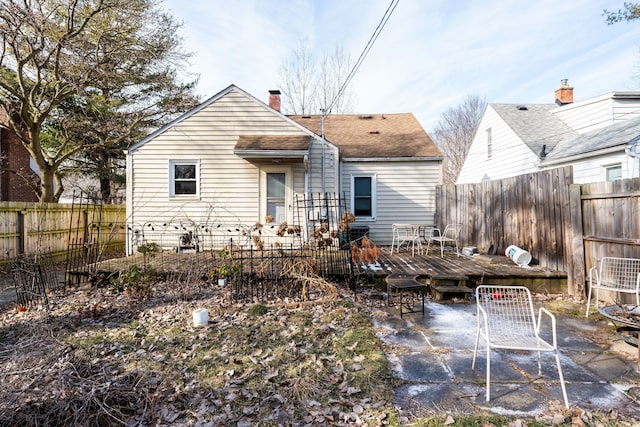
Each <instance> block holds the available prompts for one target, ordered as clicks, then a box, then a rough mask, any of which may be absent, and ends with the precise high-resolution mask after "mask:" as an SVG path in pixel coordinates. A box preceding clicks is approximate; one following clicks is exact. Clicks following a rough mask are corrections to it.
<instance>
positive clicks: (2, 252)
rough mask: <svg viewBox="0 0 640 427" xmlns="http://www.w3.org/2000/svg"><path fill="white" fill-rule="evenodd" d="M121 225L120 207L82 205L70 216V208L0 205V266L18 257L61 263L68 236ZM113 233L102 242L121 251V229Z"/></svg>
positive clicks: (123, 232) (122, 228)
mask: <svg viewBox="0 0 640 427" xmlns="http://www.w3.org/2000/svg"><path fill="white" fill-rule="evenodd" d="M75 209H76V210H77V209H78V208H77V206H76V207H75ZM98 212H99V213H98ZM124 223H125V209H124V205H95V206H91V205H88V206H87V205H84V206H83V211H82V212H74V205H72V204H58V203H26V202H1V203H0V262H2V263H4V264H6V263H8V262H9V261H11V260H13V259H15V258H17V257H18V256H21V255H24V256H27V257H32V256H36V255H40V254H50V255H52V256H53V258H54V259H56V260H59V261H62V260H64V258H65V254H66V252H67V249H68V241H69V235H70V233H71V234H73V235H74V236H80V238H82V236H84V235H85V234H86V233H89V232H91V227H94V228H95V227H98V226H100V227H106V226H108V224H112V225H115V224H122V225H124ZM114 230H116V232H114V233H104V238H105V239H109V242H108V244H109V245H110V246H113V247H114V248H115V247H117V246H121V247H124V242H125V235H126V233H125V230H124V226H122V227H119V228H118V229H115V228H114ZM105 243H106V242H105Z"/></svg>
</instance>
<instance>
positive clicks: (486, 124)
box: [456, 80, 640, 184]
mask: <svg viewBox="0 0 640 427" xmlns="http://www.w3.org/2000/svg"><path fill="white" fill-rule="evenodd" d="M639 125H640V92H611V93H608V94H604V95H600V96H597V97H593V98H589V99H585V100H582V101H579V102H573V88H572V87H571V86H569V84H568V82H567V81H566V80H563V81H562V84H561V86H560V87H559V88H558V89H557V90H556V92H555V102H554V103H549V104H500V103H489V104H487V107H486V110H485V112H484V114H483V116H482V119H481V121H480V125H479V126H478V130H477V131H476V135H475V136H474V139H473V142H472V144H471V146H470V147H469V151H468V152H467V156H466V158H465V162H464V164H463V166H462V168H461V170H460V173H459V175H458V179H457V181H456V182H457V183H459V184H465V183H477V182H484V181H490V180H497V179H502V178H508V177H512V176H517V175H523V174H527V173H533V172H538V171H541V170H544V169H549V168H555V167H563V166H572V168H573V178H574V182H575V183H588V182H597V181H607V180H613V179H625V178H633V177H638V176H640V164H639V161H638V156H637V155H636V152H640V150H638V148H637V147H638V143H637V138H638V136H640V127H639Z"/></svg>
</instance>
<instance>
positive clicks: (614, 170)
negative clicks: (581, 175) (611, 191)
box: [604, 163, 622, 181]
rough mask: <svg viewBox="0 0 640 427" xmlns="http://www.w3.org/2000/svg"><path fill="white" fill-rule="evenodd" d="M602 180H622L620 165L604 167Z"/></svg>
mask: <svg viewBox="0 0 640 427" xmlns="http://www.w3.org/2000/svg"><path fill="white" fill-rule="evenodd" d="M604 179H605V181H615V180H616V179H622V165H621V164H620V163H618V164H617V165H609V166H605V167H604Z"/></svg>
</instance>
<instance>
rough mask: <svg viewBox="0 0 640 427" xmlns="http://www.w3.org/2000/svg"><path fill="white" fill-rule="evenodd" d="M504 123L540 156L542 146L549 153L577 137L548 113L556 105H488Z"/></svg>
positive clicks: (560, 121)
mask: <svg viewBox="0 0 640 427" xmlns="http://www.w3.org/2000/svg"><path fill="white" fill-rule="evenodd" d="M489 105H490V106H491V107H492V108H493V109H494V110H495V111H496V113H497V114H498V115H500V117H502V119H503V120H504V122H505V123H506V124H507V125H508V126H509V127H510V128H511V129H512V130H513V131H514V132H515V133H516V134H517V135H518V136H519V137H520V139H522V141H523V142H524V143H525V144H527V146H528V147H529V148H530V149H531V151H533V152H534V153H535V154H536V155H538V156H540V152H541V150H542V146H543V145H546V151H547V152H549V151H550V150H552V149H553V148H554V147H556V145H557V144H559V143H561V142H563V141H567V140H571V139H573V138H575V136H576V135H577V134H576V132H574V131H573V130H572V129H571V128H570V127H569V126H567V125H566V124H565V123H564V122H563V121H562V120H560V119H559V118H557V117H556V116H555V115H553V114H551V113H550V111H551V110H553V109H555V108H558V106H557V105H556V104H494V103H491V104H489Z"/></svg>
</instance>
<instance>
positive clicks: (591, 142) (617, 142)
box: [543, 119, 640, 164]
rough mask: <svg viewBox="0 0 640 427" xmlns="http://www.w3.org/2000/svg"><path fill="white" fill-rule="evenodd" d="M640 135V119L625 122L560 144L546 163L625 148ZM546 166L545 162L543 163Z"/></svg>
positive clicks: (550, 154)
mask: <svg viewBox="0 0 640 427" xmlns="http://www.w3.org/2000/svg"><path fill="white" fill-rule="evenodd" d="M639 135H640V119H632V120H625V121H623V122H619V123H614V124H612V125H610V126H607V127H605V128H602V129H598V130H594V131H592V132H588V133H585V134H583V135H578V136H576V137H575V138H572V139H571V140H567V141H563V142H561V143H559V144H558V145H557V146H556V147H555V149H554V150H553V151H552V152H551V153H549V155H548V156H547V158H546V159H545V162H551V161H555V160H560V159H563V158H566V157H573V156H578V155H584V154H587V153H590V152H594V151H598V150H602V149H605V148H610V147H615V146H623V145H625V144H627V143H629V142H630V141H631V140H632V139H634V138H636V137H638V136H639ZM543 164H544V162H543Z"/></svg>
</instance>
